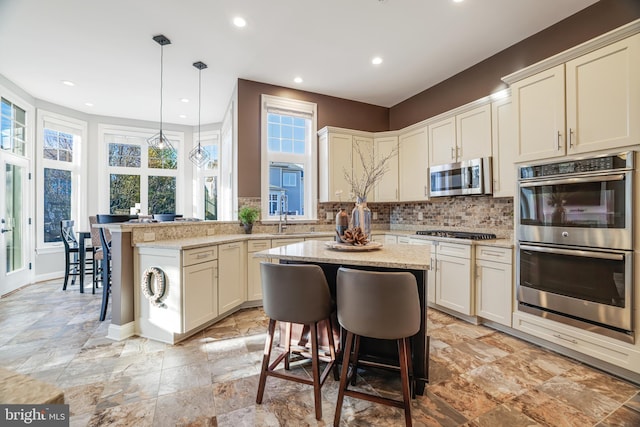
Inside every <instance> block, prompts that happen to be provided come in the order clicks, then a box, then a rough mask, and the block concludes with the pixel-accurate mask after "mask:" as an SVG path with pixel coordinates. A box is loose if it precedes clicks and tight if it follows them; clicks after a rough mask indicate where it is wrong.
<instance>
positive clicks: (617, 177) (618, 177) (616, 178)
mask: <svg viewBox="0 0 640 427" xmlns="http://www.w3.org/2000/svg"><path fill="white" fill-rule="evenodd" d="M624 179H625V176H624V174H622V173H620V174H615V175H599V176H581V177H579V178H566V179H548V180H544V181H529V182H521V183H520V187H540V186H542V185H557V184H575V183H582V182H602V181H624Z"/></svg>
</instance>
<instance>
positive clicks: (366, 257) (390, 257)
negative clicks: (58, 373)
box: [253, 240, 431, 270]
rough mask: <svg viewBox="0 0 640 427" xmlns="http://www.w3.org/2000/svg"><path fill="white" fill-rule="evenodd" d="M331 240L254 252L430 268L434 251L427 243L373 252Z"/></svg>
mask: <svg viewBox="0 0 640 427" xmlns="http://www.w3.org/2000/svg"><path fill="white" fill-rule="evenodd" d="M326 243H327V242H322V241H317V240H308V241H305V242H300V243H293V244H290V245H286V246H281V247H278V248H271V249H267V250H264V251H260V252H256V253H254V254H253V256H254V257H256V258H275V259H281V260H286V261H303V262H314V263H325V264H345V265H362V266H369V267H384V268H400V269H408V270H428V269H429V263H430V259H431V251H430V249H429V246H426V245H395V244H385V245H383V246H382V247H381V248H379V249H375V250H370V251H362V252H359V251H358V252H356V251H346V250H336V249H330V248H329V247H327V245H326Z"/></svg>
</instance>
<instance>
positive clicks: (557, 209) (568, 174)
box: [516, 151, 634, 342]
mask: <svg viewBox="0 0 640 427" xmlns="http://www.w3.org/2000/svg"><path fill="white" fill-rule="evenodd" d="M633 169H634V152H632V151H629V152H624V153H616V154H607V155H601V156H597V157H591V158H578V159H572V160H566V161H560V162H554V163H546V164H537V165H530V166H521V167H519V169H518V205H519V215H518V217H517V226H516V235H517V239H518V254H517V256H518V261H517V277H518V283H517V296H518V309H519V310H520V311H524V312H528V313H532V314H536V315H539V316H543V317H547V318H550V319H554V320H557V321H560V322H564V323H567V324H571V325H574V326H577V327H580V328H583V329H587V330H590V331H593V332H597V333H600V334H604V335H607V336H610V337H614V338H617V339H620V340H623V341H626V342H634V332H633V331H634V325H633V312H632V305H633V295H632V292H633V206H634V204H633V203H634V202H633V197H634V193H633Z"/></svg>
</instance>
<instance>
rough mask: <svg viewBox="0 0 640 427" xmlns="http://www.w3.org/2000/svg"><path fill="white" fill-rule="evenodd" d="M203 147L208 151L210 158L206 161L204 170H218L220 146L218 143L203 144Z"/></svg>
mask: <svg viewBox="0 0 640 427" xmlns="http://www.w3.org/2000/svg"><path fill="white" fill-rule="evenodd" d="M202 149H203V150H204V151H206V152H207V154H208V155H209V159H208V160H207V163H205V165H204V167H203V169H204V170H217V169H218V160H219V158H220V157H219V154H218V146H217V145H203V146H202Z"/></svg>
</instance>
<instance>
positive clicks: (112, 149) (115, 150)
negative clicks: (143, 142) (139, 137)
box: [109, 144, 141, 168]
mask: <svg viewBox="0 0 640 427" xmlns="http://www.w3.org/2000/svg"><path fill="white" fill-rule="evenodd" d="M140 155H141V151H140V146H139V145H131V144H109V166H121V167H129V168H139V167H140V165H141V160H140Z"/></svg>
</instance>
